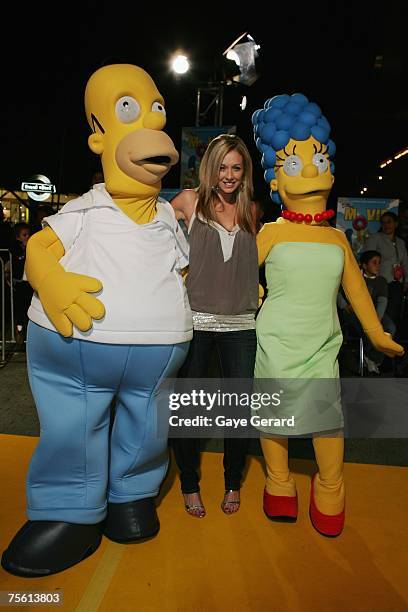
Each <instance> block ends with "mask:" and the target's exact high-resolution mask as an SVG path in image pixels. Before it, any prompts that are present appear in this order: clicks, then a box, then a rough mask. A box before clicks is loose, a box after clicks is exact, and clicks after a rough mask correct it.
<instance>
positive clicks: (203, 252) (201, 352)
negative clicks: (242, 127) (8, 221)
mask: <svg viewBox="0 0 408 612" xmlns="http://www.w3.org/2000/svg"><path fill="white" fill-rule="evenodd" d="M199 180H200V185H199V187H198V188H197V189H196V190H195V189H185V190H184V191H182V192H180V193H179V194H178V195H177V196H176V197H175V198H174V199H173V201H172V205H173V207H174V209H175V211H176V215H177V217H178V219H183V220H184V222H185V224H186V226H187V228H188V233H189V239H190V265H189V272H188V275H187V279H186V287H187V292H188V297H189V301H190V306H191V309H192V311H193V325H194V337H193V340H192V342H191V344H190V350H189V353H188V356H187V359H186V361H185V363H184V366H183V367H182V368H181V370H180V372H179V377H181V378H205V377H207V376H208V364H209V362H210V356H211V353H212V351H213V350H214V349H215V350H216V354H217V358H218V363H219V368H220V372H221V376H222V377H225V378H247V379H252V377H253V370H254V363H255V352H256V334H255V312H256V310H257V306H258V263H257V248H256V241H255V233H256V207H255V205H254V203H253V201H252V199H253V186H252V161H251V158H250V155H249V153H248V150H247V148H246V146H245V144H244V142H243V141H242V140H241V139H240V138H239V137H238V136H233V135H229V134H222V135H220V136H218V137H216V138H214V140H212V141H211V142H210V144H209V145H208V148H207V150H206V152H205V154H204V156H203V159H202V161H201V165H200V174H199ZM173 444H174V452H175V457H176V461H177V464H178V467H179V469H180V479H181V490H182V493H183V496H184V503H185V507H186V510H187V512H188V513H189V514H191V515H192V516H195V517H199V518H202V517H204V516H205V508H204V505H203V502H202V500H201V496H200V487H199V477H198V468H199V462H200V440H198V439H185V438H179V439H174V440H173ZM247 448H248V440H247V439H242V438H225V439H224V480H225V494H224V498H223V501H222V504H221V508H222V510H223V511H224V512H225V513H226V514H233V513H234V512H236V511H237V510H239V506H240V486H241V480H242V472H243V469H244V467H245V460H246V454H247Z"/></svg>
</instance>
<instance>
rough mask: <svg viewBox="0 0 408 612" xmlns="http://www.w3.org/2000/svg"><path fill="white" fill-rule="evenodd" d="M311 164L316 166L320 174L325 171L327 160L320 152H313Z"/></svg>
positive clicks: (327, 165) (327, 164)
mask: <svg viewBox="0 0 408 612" xmlns="http://www.w3.org/2000/svg"><path fill="white" fill-rule="evenodd" d="M312 164H313V165H314V166H316V168H317V169H318V171H319V174H322V173H323V172H326V170H327V168H328V167H329V160H328V159H327V157H325V156H324V155H322V154H321V153H315V154H314V155H313V158H312Z"/></svg>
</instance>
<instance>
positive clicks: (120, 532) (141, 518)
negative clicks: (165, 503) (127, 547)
mask: <svg viewBox="0 0 408 612" xmlns="http://www.w3.org/2000/svg"><path fill="white" fill-rule="evenodd" d="M159 529H160V523H159V517H158V516H157V512H156V502H155V499H154V497H146V498H145V499H139V500H136V501H132V502H126V503H124V504H112V503H109V504H108V516H107V518H106V523H105V529H104V534H105V535H106V537H107V538H109V539H110V540H113V541H114V542H120V543H130V542H139V541H143V540H146V539H149V538H153V537H154V536H155V535H156V534H157V533H158V532H159Z"/></svg>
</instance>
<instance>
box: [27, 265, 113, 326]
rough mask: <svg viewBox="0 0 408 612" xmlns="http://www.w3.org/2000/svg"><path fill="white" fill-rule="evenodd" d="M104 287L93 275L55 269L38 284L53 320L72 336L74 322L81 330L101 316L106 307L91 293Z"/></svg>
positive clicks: (45, 305) (42, 299)
mask: <svg viewBox="0 0 408 612" xmlns="http://www.w3.org/2000/svg"><path fill="white" fill-rule="evenodd" d="M101 289H102V283H101V281H99V280H97V279H96V278H92V277H91V276H84V275H82V274H74V273H73V272H65V270H63V269H60V270H53V271H51V272H50V273H49V274H47V276H46V277H45V278H44V279H43V281H42V283H41V285H40V286H39V287H38V297H39V298H40V300H41V304H42V305H43V308H44V310H45V312H46V313H47V315H48V317H49V318H50V320H51V322H52V323H53V325H54V326H55V328H56V329H57V330H58V331H59V333H60V334H61V335H62V336H72V325H75V327H77V328H78V329H80V330H81V331H87V330H88V329H90V328H91V327H92V319H102V317H103V316H104V315H105V307H104V305H103V304H102V302H100V301H99V300H98V299H97V298H95V297H93V296H92V295H89V293H95V292H96V291H100V290H101Z"/></svg>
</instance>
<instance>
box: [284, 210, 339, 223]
mask: <svg viewBox="0 0 408 612" xmlns="http://www.w3.org/2000/svg"><path fill="white" fill-rule="evenodd" d="M334 215H335V212H334V210H323V211H322V212H321V213H316V214H315V215H313V216H312V215H311V214H309V213H307V214H306V215H304V214H303V213H300V212H298V213H296V212H294V211H293V210H284V211H283V212H282V215H281V216H282V218H283V219H286V220H287V221H294V222H296V223H303V222H304V223H311V222H312V221H315V222H316V223H321V222H322V221H328V220H329V219H331V218H332V217H334Z"/></svg>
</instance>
